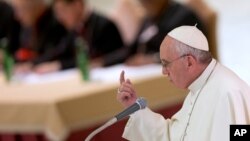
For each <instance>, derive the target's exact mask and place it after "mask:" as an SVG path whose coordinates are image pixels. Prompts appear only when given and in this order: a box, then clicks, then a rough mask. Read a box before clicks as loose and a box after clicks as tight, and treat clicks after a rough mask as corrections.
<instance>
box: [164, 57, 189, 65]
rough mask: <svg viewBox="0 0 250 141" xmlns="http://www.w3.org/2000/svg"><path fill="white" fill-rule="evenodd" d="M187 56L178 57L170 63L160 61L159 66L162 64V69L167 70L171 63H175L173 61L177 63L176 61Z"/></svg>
mask: <svg viewBox="0 0 250 141" xmlns="http://www.w3.org/2000/svg"><path fill="white" fill-rule="evenodd" d="M188 55H189V54H184V55H181V56H179V57H177V58H175V59H174V60H172V61H170V62H169V61H166V60H162V61H161V64H162V67H163V68H168V67H169V66H170V65H171V64H172V63H173V62H175V61H177V60H179V59H181V58H183V57H185V56H188Z"/></svg>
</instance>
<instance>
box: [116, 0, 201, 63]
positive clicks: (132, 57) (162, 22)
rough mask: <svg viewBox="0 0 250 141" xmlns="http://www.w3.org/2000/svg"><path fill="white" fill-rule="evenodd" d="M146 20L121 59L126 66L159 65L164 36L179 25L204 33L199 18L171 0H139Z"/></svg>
mask: <svg viewBox="0 0 250 141" xmlns="http://www.w3.org/2000/svg"><path fill="white" fill-rule="evenodd" d="M139 1H140V3H141V4H142V6H143V7H144V8H145V10H146V18H145V20H144V23H143V25H142V27H141V30H140V32H139V33H138V35H137V37H136V39H135V41H134V43H132V44H131V45H129V46H128V48H129V50H128V52H127V53H123V55H120V56H118V57H120V60H121V57H123V59H124V60H125V62H126V64H127V65H135V66H136V65H145V64H150V63H159V62H160V60H159V52H158V51H159V47H160V44H161V41H162V40H163V39H164V37H165V36H166V34H167V33H168V32H169V31H171V30H172V29H174V28H175V27H178V26H181V25H195V24H197V27H198V28H199V29H201V30H202V31H204V27H203V24H202V23H201V21H200V20H199V18H198V17H197V16H196V15H195V14H194V13H193V12H192V11H191V10H190V9H189V8H187V7H185V6H184V5H181V4H179V3H176V2H174V1H171V0H139Z"/></svg>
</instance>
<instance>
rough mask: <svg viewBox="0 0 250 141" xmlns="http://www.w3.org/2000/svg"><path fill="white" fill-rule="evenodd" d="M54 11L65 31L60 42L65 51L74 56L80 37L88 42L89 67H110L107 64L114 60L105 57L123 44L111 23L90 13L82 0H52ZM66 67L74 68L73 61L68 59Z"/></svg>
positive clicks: (89, 9) (74, 63)
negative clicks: (76, 42) (76, 41)
mask: <svg viewBox="0 0 250 141" xmlns="http://www.w3.org/2000/svg"><path fill="white" fill-rule="evenodd" d="M53 9H54V12H55V15H56V18H57V19H58V20H59V21H60V23H61V24H63V25H64V26H65V28H66V29H67V30H68V35H67V37H66V38H67V40H63V42H62V43H61V44H64V45H65V46H67V47H66V48H67V49H68V50H69V51H68V52H72V53H73V54H74V52H75V51H74V49H75V46H76V44H75V39H76V38H78V37H80V38H81V39H83V40H85V41H86V43H87V46H88V48H87V50H88V56H89V59H90V66H91V68H93V67H100V66H108V65H113V63H109V62H110V59H111V60H112V59H113V58H109V57H108V56H109V55H110V54H112V53H114V51H116V50H118V49H120V48H122V47H123V41H122V38H121V35H120V33H119V31H118V29H117V27H116V25H115V24H114V23H113V22H112V21H111V20H109V19H108V18H106V17H104V16H102V15H100V14H99V13H97V12H95V11H93V10H92V9H91V8H90V7H89V6H88V4H87V2H86V1H85V0H54V1H53ZM70 50H71V51H70ZM72 50H73V51H72ZM73 56H75V55H73ZM111 62H112V61H111ZM66 65H67V67H75V66H76V62H75V58H72V59H71V60H70V59H69V60H67V64H65V66H66Z"/></svg>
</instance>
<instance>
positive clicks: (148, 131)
mask: <svg viewBox="0 0 250 141" xmlns="http://www.w3.org/2000/svg"><path fill="white" fill-rule="evenodd" d="M160 59H161V62H162V74H163V75H165V76H166V77H167V78H168V79H169V81H170V82H171V83H173V84H174V85H175V86H177V87H178V88H181V89H187V90H189V93H188V95H187V96H186V98H185V100H184V103H183V106H182V108H181V109H180V110H179V111H178V112H177V113H176V114H174V115H173V116H172V117H171V118H170V119H164V117H163V116H161V115H160V114H157V113H154V112H153V111H151V110H150V109H149V108H145V109H143V110H140V111H138V112H136V113H134V114H132V115H131V116H130V119H129V121H128V123H127V125H126V127H125V131H124V133H123V137H124V138H126V139H128V140H130V141H229V137H230V134H229V131H230V130H229V128H230V125H232V124H250V102H249V101H250V88H249V86H248V84H246V83H245V82H244V81H243V80H241V79H240V78H239V77H238V76H237V75H236V74H235V73H234V72H232V71H231V70H230V69H228V68H226V67H225V66H223V65H222V64H220V63H219V62H218V61H217V60H215V59H213V58H212V56H211V54H210V52H209V46H208V41H207V39H206V37H205V36H204V34H203V33H202V32H201V31H200V30H199V29H197V28H196V26H180V27H177V28H175V29H173V30H172V31H170V32H169V33H168V34H167V36H166V37H165V38H164V40H163V42H162V43H161V46H160ZM124 73H125V72H124V71H123V72H122V73H121V76H120V87H119V89H118V94H117V99H118V101H119V102H120V103H121V104H122V105H123V106H124V107H129V106H131V105H132V104H133V103H134V102H135V101H136V99H137V94H136V91H135V89H134V88H133V84H132V83H131V81H130V80H129V79H126V78H125V74H124ZM166 93H167V92H166Z"/></svg>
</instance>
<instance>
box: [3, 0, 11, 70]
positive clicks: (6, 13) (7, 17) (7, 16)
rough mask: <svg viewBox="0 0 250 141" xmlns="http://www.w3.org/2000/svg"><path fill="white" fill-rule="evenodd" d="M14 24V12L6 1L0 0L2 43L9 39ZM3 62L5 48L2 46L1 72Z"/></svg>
mask: <svg viewBox="0 0 250 141" xmlns="http://www.w3.org/2000/svg"><path fill="white" fill-rule="evenodd" d="M13 22H14V15H13V10H12V8H11V7H10V6H9V4H8V3H6V2H5V1H2V0H0V41H2V39H3V38H7V37H8V36H9V33H10V29H11V27H12V24H13ZM2 62H3V47H2V45H0V70H1V67H2V65H1V64H2Z"/></svg>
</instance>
